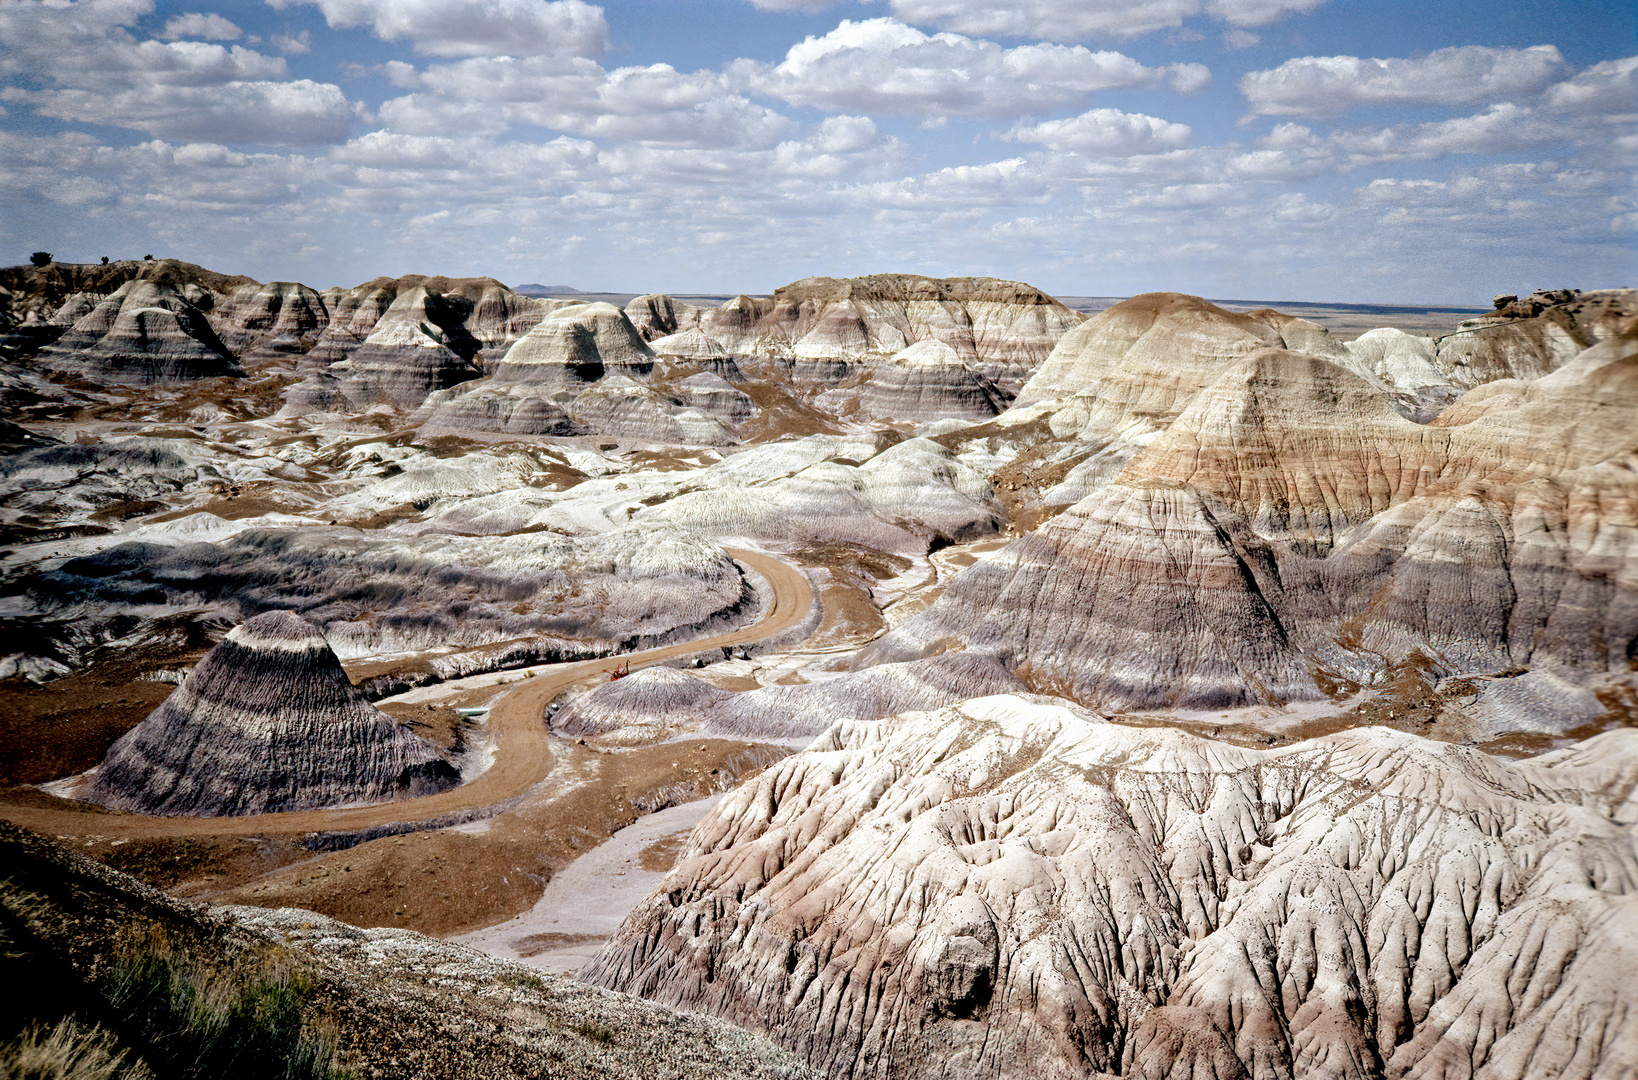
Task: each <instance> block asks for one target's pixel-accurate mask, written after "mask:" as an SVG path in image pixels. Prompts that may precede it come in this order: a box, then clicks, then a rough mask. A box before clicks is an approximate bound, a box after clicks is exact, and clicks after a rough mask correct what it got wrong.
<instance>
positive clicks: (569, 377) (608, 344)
mask: <svg viewBox="0 0 1638 1080" xmlns="http://www.w3.org/2000/svg"><path fill="white" fill-rule="evenodd" d="M654 359H655V357H654V353H653V352H652V351H651V350H650V349H649V347H648V345H647V344H645V343H644V341H643V339H642V338H641V337H640V336H639V335H638V333H637V331H636V329H635V328H634V327H633V326H632V324H631V320H630V319H628V318H626V316H625V313H624V312H622V311H621V310H620V309H619V308H617V307H615V306H614V305H612V304H605V303H591V304H568V305H564V306H562V307H558V308H557V309H556V310H552V311H549V312H547V313H546V315H545V317H544V318H543V319H542V320H541V321H540V322H539V323H537V324H536V325H535V326H534V327H533V328H532V329H530V330H529V332H528V333H526V334H525V335H524V336H523V337H522V338H520V339H519V340H518V341H517V343H516V344H514V345H513V346H512V347H511V348H510V349H509V350H507V352H506V355H505V357H504V358H503V359H501V361H500V362H499V363H498V364H496V365H495V366H494V368H493V370H492V371H491V372H490V373H489V375H487V376H486V377H484V378H482V379H479V380H476V381H473V382H470V383H466V384H463V385H461V386H458V387H455V388H454V389H452V390H447V391H445V392H443V393H439V394H434V395H432V396H431V397H430V398H428V399H427V401H426V406H425V408H424V409H423V410H422V411H421V413H420V414H419V415H418V417H417V420H418V422H419V423H420V424H421V425H422V426H423V427H425V428H427V429H428V430H467V431H504V432H510V433H515V434H569V433H572V432H574V431H577V430H584V428H581V427H577V425H576V419H575V417H574V408H573V405H574V402H575V399H576V398H577V397H579V396H580V395H581V394H582V393H584V392H585V391H586V390H588V389H589V388H591V387H592V386H594V385H595V384H596V383H597V382H598V381H599V380H601V379H603V378H605V377H608V376H620V377H624V378H625V379H627V380H634V379H643V378H645V377H646V376H647V375H648V374H649V372H650V371H652V370H653V367H654ZM679 408H680V406H679ZM586 411H587V413H588V415H591V416H594V417H595V416H599V415H601V414H602V413H603V412H606V411H607V409H606V408H602V409H600V408H599V406H598V403H597V401H596V399H595V398H594V399H591V400H588V402H587V408H586ZM662 411H663V410H662ZM699 419H701V420H706V421H708V423H709V424H712V425H714V421H709V419H708V418H706V417H700V418H699ZM716 426H718V427H720V425H716ZM672 434H676V432H673V433H672ZM656 437H657V438H658V437H660V436H659V435H656ZM728 441H732V437H731V436H729V438H728Z"/></svg>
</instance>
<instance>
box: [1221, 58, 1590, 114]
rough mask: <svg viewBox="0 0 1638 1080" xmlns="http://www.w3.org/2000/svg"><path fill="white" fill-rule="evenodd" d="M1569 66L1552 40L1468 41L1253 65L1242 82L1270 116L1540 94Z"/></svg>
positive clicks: (1254, 104) (1258, 110)
mask: <svg viewBox="0 0 1638 1080" xmlns="http://www.w3.org/2000/svg"><path fill="white" fill-rule="evenodd" d="M1563 68H1564V57H1563V56H1562V55H1561V54H1560V53H1559V51H1558V49H1557V48H1556V47H1555V46H1552V45H1535V46H1532V47H1530V48H1527V49H1494V48H1490V47H1488V46H1484V45H1462V46H1457V47H1454V48H1448V49H1438V50H1436V51H1434V52H1431V53H1428V54H1427V55H1426V56H1423V57H1419V58H1416V59H1387V60H1380V59H1363V58H1361V57H1358V56H1304V57H1299V58H1297V59H1295V60H1287V61H1286V62H1285V63H1283V64H1281V65H1280V66H1279V67H1277V68H1273V69H1271V70H1268V71H1253V72H1250V73H1248V74H1247V75H1246V76H1245V77H1244V78H1242V79H1241V80H1240V90H1241V92H1242V93H1244V94H1245V96H1246V99H1247V100H1248V101H1250V102H1251V106H1252V109H1253V111H1254V112H1256V113H1258V114H1259V115H1264V116H1326V115H1336V114H1339V113H1342V112H1346V111H1347V110H1348V109H1351V108H1354V107H1355V106H1360V105H1477V104H1483V103H1486V102H1492V101H1497V100H1501V99H1505V98H1508V97H1512V96H1517V95H1533V94H1535V93H1537V92H1538V91H1540V90H1541V89H1543V88H1544V87H1546V86H1547V85H1548V83H1550V82H1552V80H1553V79H1554V78H1555V77H1556V76H1557V75H1559V73H1560V72H1561V71H1562V70H1563Z"/></svg>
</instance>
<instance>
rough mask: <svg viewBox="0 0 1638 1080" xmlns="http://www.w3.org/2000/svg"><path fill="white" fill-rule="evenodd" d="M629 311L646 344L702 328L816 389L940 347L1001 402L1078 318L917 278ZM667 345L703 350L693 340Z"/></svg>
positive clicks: (1045, 302)
mask: <svg viewBox="0 0 1638 1080" xmlns="http://www.w3.org/2000/svg"><path fill="white" fill-rule="evenodd" d="M627 312H628V314H630V315H631V318H632V320H633V322H635V323H636V324H637V325H638V326H639V327H640V329H641V332H642V334H643V336H644V337H645V338H649V339H650V340H653V339H656V338H661V337H665V336H668V335H673V336H676V335H682V334H685V333H688V332H689V331H698V332H699V334H700V336H701V337H703V338H704V339H705V340H706V341H708V342H710V343H711V345H712V346H714V347H715V348H717V349H720V350H722V351H723V352H724V353H726V354H727V355H730V356H746V357H767V358H777V359H779V360H782V361H785V362H787V363H789V364H790V365H791V372H792V375H793V377H794V378H795V379H796V380H797V381H798V382H799V383H803V384H813V385H833V384H835V383H837V382H840V381H843V380H846V379H848V378H850V377H852V376H854V375H857V374H859V373H861V372H868V371H871V370H875V369H880V368H890V367H892V366H893V362H892V358H893V357H894V356H895V354H898V353H900V352H902V351H903V350H904V349H906V348H908V347H909V346H911V345H914V344H916V343H917V342H923V341H936V342H942V343H943V344H945V345H948V346H949V347H950V348H951V349H953V350H954V351H955V353H956V355H957V357H958V358H959V359H960V360H961V362H962V363H964V364H965V365H967V366H968V367H969V368H971V369H972V371H974V372H976V373H977V374H978V375H979V376H980V377H981V378H982V379H983V380H985V381H986V382H987V383H989V384H991V385H992V387H993V388H994V389H995V390H996V391H997V392H998V393H999V394H1000V396H1001V397H1002V399H1003V401H1005V400H1007V399H1010V398H1011V397H1012V395H1014V394H1016V393H1017V392H1018V388H1019V387H1020V386H1021V385H1023V382H1024V380H1025V379H1027V378H1028V377H1029V374H1030V372H1031V371H1033V370H1034V369H1035V367H1036V366H1037V365H1039V364H1040V363H1041V362H1042V361H1043V360H1044V359H1045V358H1046V357H1047V355H1048V354H1049V353H1051V352H1052V350H1053V347H1054V346H1055V345H1057V343H1058V341H1059V339H1060V338H1062V337H1063V336H1064V333H1065V331H1067V330H1069V329H1070V328H1071V327H1073V326H1075V325H1076V324H1078V323H1080V322H1081V320H1082V316H1080V315H1079V314H1077V313H1076V312H1073V311H1070V310H1069V309H1068V308H1066V307H1064V306H1063V305H1062V304H1060V303H1058V301H1056V300H1054V299H1053V298H1052V297H1050V296H1048V295H1047V294H1045V293H1043V292H1041V291H1040V290H1039V289H1036V288H1033V287H1031V286H1029V285H1025V284H1023V283H1021V282H1016V281H1002V280H999V279H996V278H925V277H920V276H918V275H914V274H877V275H874V276H871V277H862V278H842V279H838V278H806V279H804V280H802V281H798V282H793V283H792V284H790V285H786V286H784V287H782V288H779V289H776V290H774V294H773V296H772V297H750V296H737V297H735V298H734V299H732V300H730V301H728V302H727V303H725V304H723V305H722V306H721V307H720V308H715V309H712V308H700V307H694V306H691V305H688V304H680V303H678V302H676V301H675V300H672V299H671V298H670V297H666V296H643V297H639V298H637V299H636V300H634V301H632V303H631V304H630V305H628V306H627ZM656 347H657V348H661V346H656ZM663 348H678V349H681V350H688V351H699V350H700V349H701V348H702V346H701V345H700V344H699V343H698V342H696V341H693V340H691V339H690V340H684V341H680V342H678V343H677V344H676V345H667V346H664V347H663ZM901 404H902V402H901ZM952 415H958V416H961V415H966V414H965V413H961V412H957V413H954V414H952ZM925 418H928V417H917V419H925Z"/></svg>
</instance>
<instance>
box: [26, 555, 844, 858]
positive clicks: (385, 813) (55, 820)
mask: <svg viewBox="0 0 1638 1080" xmlns="http://www.w3.org/2000/svg"><path fill="white" fill-rule="evenodd" d="M728 553H729V554H730V555H732V556H733V557H734V559H735V560H736V561H738V562H741V563H744V564H745V565H747V566H749V567H750V568H751V569H753V570H755V571H756V572H757V573H759V574H761V575H762V577H763V578H764V579H765V580H766V581H767V582H768V585H769V587H770V589H771V591H772V594H773V595H772V599H771V602H770V605H769V610H768V613H767V614H766V615H765V616H763V618H762V619H761V621H759V622H757V623H755V624H753V625H751V626H747V627H744V628H743V629H740V630H734V631H730V632H729V633H726V634H718V635H716V636H715V637H709V638H704V639H702V640H697V641H683V642H678V643H676V644H674V645H665V646H662V647H660V648H657V649H646V650H644V651H642V652H635V653H628V654H626V655H624V656H621V657H619V658H618V659H619V661H620V662H621V663H624V662H626V661H628V660H629V661H630V663H631V666H632V668H633V669H636V668H640V667H644V666H646V665H649V664H654V663H657V662H659V661H661V660H668V659H671V658H672V657H676V656H685V655H687V654H689V653H695V652H701V651H703V650H707V649H714V648H721V647H723V646H728V645H742V644H744V643H746V642H749V641H757V640H760V639H761V638H765V637H772V636H773V635H775V634H779V633H782V632H783V631H785V630H789V629H790V628H791V627H793V626H795V625H796V624H797V623H799V622H801V621H802V618H803V617H804V616H805V615H806V614H807V612H808V608H809V606H810V605H811V604H812V603H813V592H812V590H811V589H810V588H809V586H808V579H807V578H806V577H804V576H803V575H802V573H801V572H800V571H799V570H797V569H796V568H795V567H793V566H791V565H789V564H788V563H784V562H781V561H780V560H778V559H775V558H772V557H770V556H767V555H763V554H760V553H758V552H755V551H741V550H737V549H732V548H730V549H728ZM614 659H615V658H613V657H604V658H601V659H598V660H582V661H577V662H575V663H572V664H561V665H554V666H552V667H551V668H550V669H549V670H547V671H544V672H542V673H541V674H538V675H536V676H535V677H534V678H532V679H527V680H525V681H523V682H522V683H520V684H518V685H517V686H515V687H514V688H513V689H511V690H509V691H507V692H506V693H505V694H504V695H503V696H502V697H500V698H499V699H498V700H497V701H496V702H495V703H494V704H493V705H492V706H491V707H490V710H489V728H490V736H491V738H492V739H493V740H494V745H495V759H494V764H492V765H491V766H490V767H489V768H488V770H486V771H485V772H484V773H483V774H482V775H481V776H479V777H478V778H477V779H476V780H473V781H472V782H471V783H469V784H462V785H461V786H460V787H456V788H451V789H450V790H448V791H442V792H439V793H438V794H436V795H427V796H424V797H422V798H419V799H402V800H399V801H397V802H387V803H375V804H372V805H369V806H353V807H345V808H339V809H326V810H299V811H294V812H291V813H284V814H258V815H251V816H248V817H208V818H200V817H151V816H148V815H144V814H123V813H112V812H106V811H101V810H98V809H94V808H92V809H87V810H85V811H79V810H66V809H61V808H56V807H52V808H46V807H38V806H13V805H6V804H4V803H0V817H3V818H6V819H8V820H10V821H14V822H16V823H17V824H19V825H22V826H24V827H26V828H29V829H33V830H35V831H36V832H40V833H45V834H47V835H52V836H101V837H110V838H114V839H135V838H138V837H148V836H163V837H175V836H270V835H282V834H290V833H312V832H354V831H357V830H361V829H368V828H373V827H376V826H381V825H390V824H393V823H396V822H401V821H430V820H434V819H437V818H445V817H450V816H452V815H457V814H463V813H466V812H470V811H474V810H482V809H483V808H485V807H490V806H495V805H497V804H499V803H503V802H506V801H508V800H510V799H513V798H516V797H517V796H519V795H522V794H523V793H524V792H525V791H528V790H529V788H530V787H532V786H533V785H534V784H536V783H537V782H539V781H540V780H541V779H542V778H543V777H545V775H546V774H547V772H548V771H549V770H550V769H551V767H552V753H551V750H550V748H549V745H548V744H549V741H550V740H549V737H548V736H547V734H546V725H545V724H544V723H543V722H542V719H541V718H542V715H543V714H544V712H545V709H546V705H547V703H548V702H550V701H551V700H552V699H553V698H555V697H556V696H557V695H558V694H560V693H562V692H563V690H564V689H565V688H566V687H568V686H570V685H572V684H573V683H575V682H576V681H578V680H580V679H583V678H585V677H586V676H587V675H588V674H590V673H592V672H594V671H597V670H599V669H604V668H607V667H608V666H609V665H610V663H611V662H613V661H614Z"/></svg>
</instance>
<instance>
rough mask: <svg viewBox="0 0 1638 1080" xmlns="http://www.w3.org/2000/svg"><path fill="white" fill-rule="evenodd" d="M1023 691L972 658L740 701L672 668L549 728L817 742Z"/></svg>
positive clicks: (631, 682) (648, 736) (565, 713)
mask: <svg viewBox="0 0 1638 1080" xmlns="http://www.w3.org/2000/svg"><path fill="white" fill-rule="evenodd" d="M1025 690H1026V688H1025V686H1024V684H1023V683H1021V682H1019V681H1018V680H1017V679H1016V678H1014V677H1013V676H1012V675H1011V674H1010V673H1009V672H1008V671H1007V670H1006V669H1005V668H1003V667H1002V666H1001V665H1000V664H998V663H996V662H995V661H994V660H993V659H991V658H990V657H988V656H982V655H980V654H978V653H954V654H951V655H949V656H937V657H932V658H931V659H927V660H917V661H914V662H913V663H908V664H883V665H881V666H879V667H874V668H870V669H869V670H867V671H861V672H854V673H852V674H846V675H839V676H837V677H835V678H831V679H825V680H823V681H821V682H815V683H808V684H805V685H801V686H764V687H762V688H761V689H760V690H744V691H737V692H736V691H732V690H724V689H721V688H720V687H717V686H714V685H712V684H711V683H708V682H706V681H705V680H704V679H701V678H698V677H696V676H694V675H690V674H688V673H687V672H684V671H678V670H676V669H675V668H667V667H654V668H647V669H645V670H643V671H636V672H633V673H632V674H631V675H630V676H629V677H627V678H624V679H621V680H619V681H618V682H609V683H604V684H603V685H601V686H599V687H597V688H596V689H594V690H592V691H591V692H590V693H588V694H586V695H584V696H582V697H580V698H577V699H576V700H574V701H572V702H570V703H569V704H568V705H567V706H566V707H564V708H563V709H562V710H560V711H559V712H557V713H556V714H555V715H553V716H551V717H549V718H548V723H549V724H550V726H551V728H552V730H553V731H556V732H558V733H560V734H562V735H565V736H568V737H570V738H589V739H597V740H600V741H602V742H606V743H612V744H623V745H630V744H636V743H643V742H654V741H659V740H661V739H667V738H674V737H676V736H677V735H680V734H685V733H687V734H702V735H723V736H731V737H735V738H742V739H787V738H801V737H811V736H814V735H818V734H819V733H820V732H822V731H824V730H825V729H826V728H827V727H829V726H830V725H831V724H833V723H835V722H836V720H837V719H838V718H839V717H848V718H850V719H854V720H880V719H882V718H883V717H886V716H895V715H897V714H899V713H902V712H910V711H912V710H927V709H937V708H943V707H944V706H947V705H954V704H958V703H960V702H962V701H965V700H967V699H968V698H974V697H988V696H990V695H992V694H1005V693H1023V692H1025Z"/></svg>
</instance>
